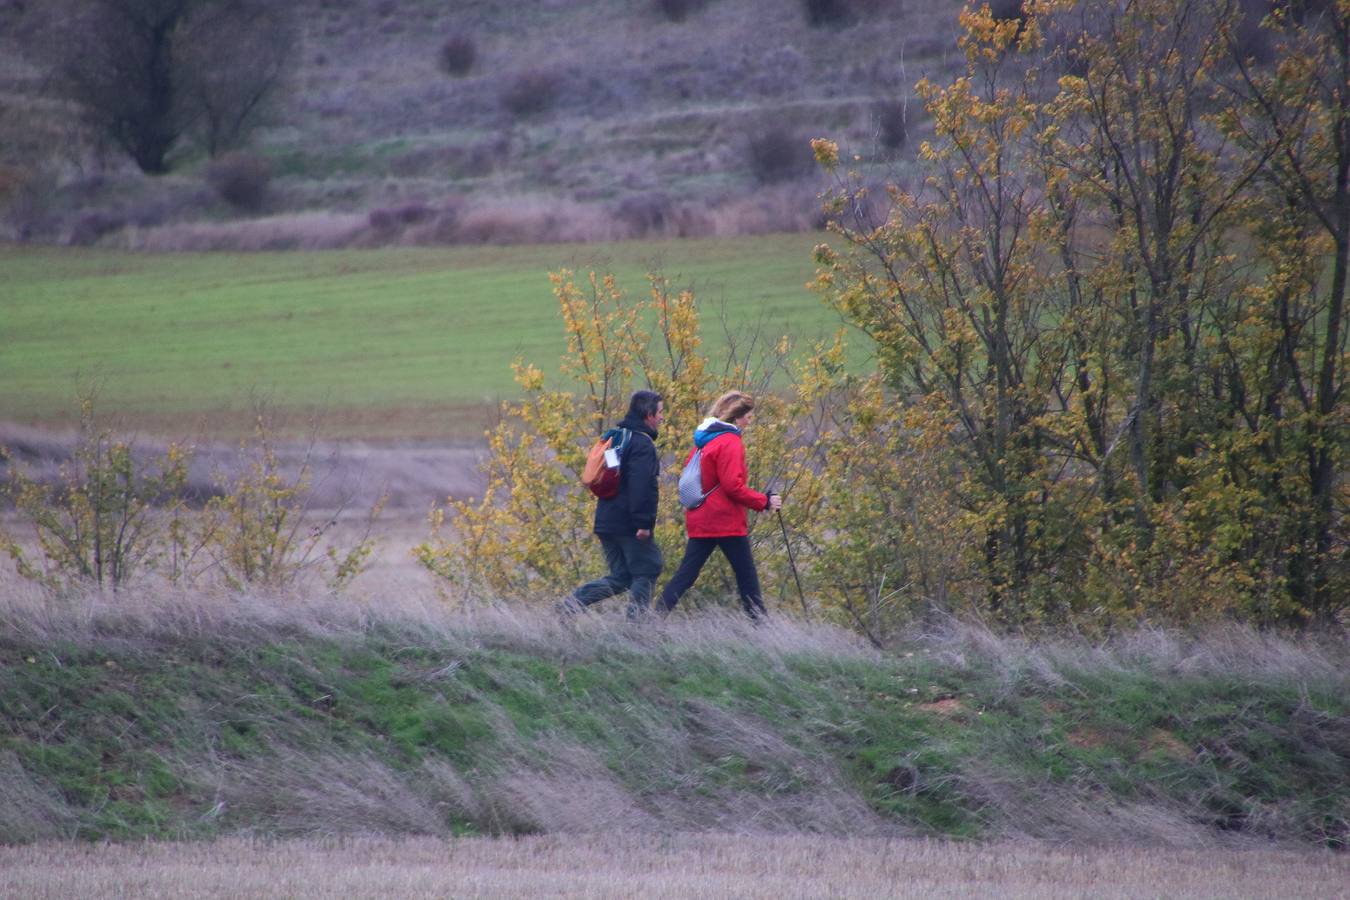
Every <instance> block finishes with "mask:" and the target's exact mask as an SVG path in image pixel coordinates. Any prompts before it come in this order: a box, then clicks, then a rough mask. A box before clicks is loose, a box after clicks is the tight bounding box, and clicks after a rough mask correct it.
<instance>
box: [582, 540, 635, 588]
mask: <svg viewBox="0 0 1350 900" xmlns="http://www.w3.org/2000/svg"><path fill="white" fill-rule="evenodd" d="M598 537H599V538H600V549H601V550H603V551H604V553H605V563H606V564H607V565H608V566H609V574H608V575H606V576H604V577H603V578H597V579H595V580H594V581H588V582H586V583H585V584H583V585H582V586H581V587H579V588H577V589H576V590H575V591H573V592H572V599H574V600H575V601H576V602H577V603H578V604H580V605H581V606H590V605H591V604H592V603H599V602H600V601H601V600H604V599H605V598H606V597H613V596H614V595H615V594H621V593H623V592H624V591H626V590H628V586H629V585H630V584H632V583H633V575H632V573H631V572H629V571H628V560H627V558H626V554H625V553H624V547H623V543H622V539H621V538H617V537H612V536H611V535H608V534H602V535H598Z"/></svg>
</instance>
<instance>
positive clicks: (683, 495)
mask: <svg viewBox="0 0 1350 900" xmlns="http://www.w3.org/2000/svg"><path fill="white" fill-rule="evenodd" d="M719 487H721V485H720V484H715V485H713V488H712V491H708V492H707V493H706V494H705V493H703V448H702V447H699V448H698V449H697V450H695V451H694V455H693V456H691V457H689V462H687V463H685V464H684V471H683V472H681V473H680V485H679V492H680V505H681V506H683V507H684V508H685V509H698V508H699V507H700V506H702V505H703V503H704V501H705V500H707V499H708V498H709V497H711V496H712V493H713V491H715V490H717V489H718V488H719Z"/></svg>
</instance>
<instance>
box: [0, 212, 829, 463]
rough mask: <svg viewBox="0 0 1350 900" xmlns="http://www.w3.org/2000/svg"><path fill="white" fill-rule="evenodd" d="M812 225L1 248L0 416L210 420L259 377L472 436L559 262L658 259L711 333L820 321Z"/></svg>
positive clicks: (331, 426) (542, 331) (555, 345)
mask: <svg viewBox="0 0 1350 900" xmlns="http://www.w3.org/2000/svg"><path fill="white" fill-rule="evenodd" d="M819 239H820V236H819V235H813V234H794V235H775V236H769V237H757V238H733V239H724V240H696V241H665V242H630V243H620V244H607V245H550V246H529V247H473V248H467V247H457V248H437V249H423V248H401V249H379V250H356V251H353V250H344V251H325V252H310V253H275V254H271V253H267V254H251V255H232V254H174V255H167V254H166V255H148V254H132V253H119V252H108V251H92V250H70V249H59V250H58V249H50V248H47V249H42V248H27V247H25V248H18V247H0V384H4V386H5V388H4V391H3V395H0V420H9V421H18V422H25V423H32V424H38V425H59V424H62V423H68V422H70V421H71V420H72V419H73V417H74V398H75V394H76V391H77V387H78V385H80V384H81V383H92V384H96V385H97V386H98V398H99V399H98V404H99V408H100V409H101V410H102V411H104V412H108V413H116V414H118V415H119V416H122V417H125V419H127V420H128V421H130V422H133V423H136V424H137V425H139V426H142V427H148V428H151V429H157V430H167V431H174V430H179V429H181V428H182V427H183V423H188V422H193V423H196V424H197V426H198V427H202V426H204V427H206V428H207V430H208V431H210V430H216V429H217V427H218V428H219V429H220V430H229V427H230V426H229V425H228V423H229V422H231V421H241V419H239V413H240V412H241V411H244V410H246V409H248V407H249V405H250V397H251V396H253V395H255V394H261V395H263V396H266V397H267V398H268V399H269V402H270V403H271V405H272V406H274V407H275V408H278V409H279V410H282V411H300V410H317V411H322V413H323V415H324V420H325V425H326V429H325V430H326V431H327V432H328V433H329V434H331V435H332V436H339V435H343V434H345V435H358V436H381V435H384V434H388V435H389V436H442V437H443V436H466V435H468V434H470V433H473V432H476V430H477V428H478V427H479V426H480V425H481V423H482V422H483V421H484V419H485V418H486V415H487V414H488V413H487V412H486V411H488V410H491V409H492V408H494V407H495V406H496V403H497V402H498V401H499V400H502V399H506V398H509V397H512V396H515V395H516V394H517V390H516V386H515V384H514V382H513V381H512V379H511V369H510V365H511V362H512V360H513V359H515V358H517V357H523V358H525V359H528V360H530V361H532V362H535V363H536V364H539V365H541V366H542V367H544V368H545V370H546V371H552V367H553V364H554V363H555V361H556V360H557V357H558V354H559V351H560V350H561V349H562V347H563V334H562V328H561V322H560V319H559V316H558V312H557V302H556V300H555V299H554V297H553V295H552V291H551V286H550V284H549V281H548V273H549V272H550V271H552V270H556V269H558V268H561V267H569V268H573V269H576V270H578V271H584V270H586V269H591V268H594V269H597V270H604V271H613V272H615V273H616V275H617V276H618V277H619V282H620V285H621V286H622V287H624V288H625V289H626V290H627V291H628V292H629V294H630V295H633V296H642V295H644V294H645V292H646V281H645V279H644V277H643V274H644V272H646V271H648V270H651V269H659V270H660V271H661V272H663V273H664V274H665V275H666V276H667V277H668V278H670V279H671V281H672V282H673V283H674V284H675V285H676V286H679V287H686V286H688V287H692V288H693V289H694V290H695V292H696V293H697V295H698V297H699V299H700V302H701V305H702V309H703V313H704V323H705V337H706V338H707V346H708V347H709V349H710V350H711V352H713V353H714V354H716V353H717V348H718V346H719V345H720V344H722V343H723V341H722V332H723V326H722V323H721V319H722V316H723V313H724V311H725V314H726V317H727V320H728V321H729V322H730V323H731V325H732V327H733V328H745V327H751V326H752V325H753V324H754V323H756V322H767V323H769V324H770V327H771V328H772V329H773V331H774V333H775V334H779V333H790V334H793V335H796V336H799V337H803V338H813V337H817V336H820V335H824V334H827V333H829V332H830V331H832V330H833V329H834V328H836V327H837V326H838V321H839V320H838V318H837V316H836V315H835V313H833V312H832V311H831V310H829V309H828V308H827V307H826V306H825V305H824V304H823V303H822V301H821V300H820V298H819V297H818V296H816V295H815V294H813V293H811V292H810V291H808V290H807V289H806V287H805V284H806V282H807V281H808V280H809V279H810V278H811V275H812V271H813V266H812V261H811V252H810V250H811V246H812V245H813V244H814V243H815V242H817V241H818V240H819Z"/></svg>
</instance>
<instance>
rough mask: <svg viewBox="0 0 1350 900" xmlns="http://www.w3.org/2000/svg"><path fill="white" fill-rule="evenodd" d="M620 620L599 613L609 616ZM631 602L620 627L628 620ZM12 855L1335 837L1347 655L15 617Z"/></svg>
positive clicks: (1308, 650) (812, 636)
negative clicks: (156, 849)
mask: <svg viewBox="0 0 1350 900" xmlns="http://www.w3.org/2000/svg"><path fill="white" fill-rule="evenodd" d="M609 612H612V611H609ZM617 615H618V614H617V613H615V616H617ZM0 662H2V663H3V664H0V722H3V723H4V724H3V729H0V792H3V802H0V842H6V843H13V842H27V841H32V840H36V839H42V838H55V837H64V838H83V839H89V840H95V839H101V838H113V839H118V840H135V839H140V838H147V837H151V838H208V837H215V836H222V835H229V834H246V835H255V836H283V835H291V836H303V835H339V834H356V833H362V834H370V833H382V834H391V835H408V834H428V835H450V834H494V835H497V834H515V835H519V834H536V833H544V834H549V833H564V834H573V833H577V832H587V831H603V830H609V831H612V830H615V829H618V830H621V831H623V832H625V833H627V834H629V835H636V834H646V833H669V832H675V831H680V832H728V833H738V834H746V833H760V834H801V833H814V834H831V835H845V836H873V837H895V836H902V835H907V836H918V835H928V836H948V837H962V838H1037V839H1047V840H1052V841H1056V842H1070V843H1075V844H1103V845H1105V844H1110V845H1154V846H1163V845H1165V846H1168V847H1172V848H1181V847H1194V848H1202V847H1214V846H1219V845H1228V846H1246V847H1253V846H1265V847H1272V846H1274V847H1279V846H1292V847H1304V848H1308V847H1314V846H1320V847H1332V848H1338V849H1344V848H1345V846H1346V838H1347V824H1348V823H1350V807H1347V802H1350V798H1347V796H1346V794H1345V791H1344V786H1345V784H1346V783H1347V778H1350V706H1348V705H1347V697H1350V690H1347V688H1348V687H1350V685H1348V684H1347V675H1346V673H1347V671H1350V670H1348V669H1347V667H1346V659H1345V657H1344V647H1343V646H1336V645H1327V646H1319V645H1317V644H1315V643H1308V642H1293V641H1289V640H1285V639H1281V638H1278V637H1274V636H1272V635H1259V634H1256V633H1254V632H1250V631H1243V630H1232V631H1223V630H1215V631H1212V632H1211V633H1209V634H1208V635H1205V636H1186V635H1182V634H1172V633H1167V632H1161V631H1140V632H1136V633H1133V634H1128V635H1121V636H1118V637H1117V638H1116V639H1114V640H1113V641H1111V642H1109V643H1105V644H1099V645H1093V644H1089V643H1087V642H1084V641H1082V640H1067V639H1066V640H1059V641H1050V642H1046V643H1043V644H1040V645H1030V644H1027V643H1025V642H1024V641H1021V640H1018V639H1012V638H997V637H995V636H993V635H991V634H990V633H989V632H987V631H984V630H983V629H981V628H978V627H972V626H968V625H961V624H958V623H955V622H945V623H935V624H934V625H932V626H930V627H929V628H927V629H926V630H925V631H922V632H915V633H914V634H913V635H912V636H911V639H910V640H909V641H908V642H906V643H905V644H904V645H903V646H901V647H900V648H899V649H897V650H895V651H894V652H888V653H886V654H881V653H877V652H874V651H871V650H869V649H866V648H865V647H863V646H861V645H860V643H859V641H858V640H857V639H855V638H854V637H852V636H849V635H846V634H844V633H842V632H839V631H836V630H833V629H831V628H828V627H824V626H819V625H807V624H801V623H796V622H793V621H790V620H787V619H780V620H779V621H776V622H774V623H772V624H771V625H769V626H766V627H763V628H758V629H752V628H750V627H749V626H748V625H746V624H745V623H743V622H741V621H739V620H733V619H724V618H722V617H719V616H717V615H716V614H713V613H710V612H708V611H703V612H697V611H696V612H695V613H693V614H682V615H680V616H677V617H676V618H675V619H673V620H672V621H670V622H669V623H666V624H665V625H663V626H661V627H659V628H658V627H646V628H633V627H632V626H626V625H624V624H623V623H622V621H621V620H620V619H618V618H616V617H613V616H611V615H609V614H608V612H606V613H601V614H596V615H590V616H586V617H584V618H583V619H581V620H580V621H579V622H578V623H576V625H575V626H573V627H562V626H560V625H559V624H558V623H556V622H553V621H552V620H551V618H549V617H541V616H539V615H538V614H537V613H533V612H531V611H529V609H528V608H525V607H498V608H480V609H478V610H476V611H467V612H460V613H451V612H448V611H447V608H446V607H444V606H443V605H441V604H439V603H437V602H435V601H434V600H433V601H429V602H428V601H424V600H421V599H418V598H416V597H413V596H402V597H394V596H387V597H381V598H380V601H379V602H378V603H370V604H367V603H363V602H362V603H358V602H354V601H350V600H342V601H334V600H333V599H330V598H326V597H322V596H316V595H303V594H299V595H291V596H272V597H245V596H240V595H235V594H231V595H221V596H216V597H211V596H202V595H196V596H187V595H175V594H171V593H163V592H160V593H155V592H150V591H145V590H142V591H140V592H127V593H124V594H123V595H120V596H111V595H109V596H101V597H100V596H90V597H86V598H82V599H72V600H71V601H70V602H69V604H68V605H63V606H57V605H55V604H52V603H51V602H50V601H43V600H41V599H39V598H38V597H37V595H35V594H31V593H26V592H25V591H24V590H22V589H20V590H14V591H7V592H6V597H5V599H4V601H3V606H0Z"/></svg>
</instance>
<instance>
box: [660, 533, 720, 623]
mask: <svg viewBox="0 0 1350 900" xmlns="http://www.w3.org/2000/svg"><path fill="white" fill-rule="evenodd" d="M716 546H717V541H716V540H715V539H713V538H689V540H688V541H686V542H685V545H684V557H683V558H682V559H681V560H680V565H679V567H678V568H677V569H676V570H675V574H674V575H672V576H671V578H670V581H667V582H666V586H665V588H664V589H663V590H662V591H661V600H660V601H659V602H658V603H657V604H656V611H657V612H659V613H661V614H662V615H665V614H666V613H668V612H670V611H671V610H672V609H674V608H675V604H676V603H679V602H680V598H681V597H683V596H684V594H685V591H687V590H689V589H690V588H691V587H693V586H694V581H695V579H697V578H698V573H699V572H701V571H703V564H704V563H706V562H707V561H708V557H709V556H711V555H712V552H713V549H714V548H715V547H716Z"/></svg>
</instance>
